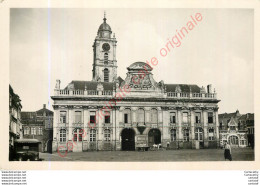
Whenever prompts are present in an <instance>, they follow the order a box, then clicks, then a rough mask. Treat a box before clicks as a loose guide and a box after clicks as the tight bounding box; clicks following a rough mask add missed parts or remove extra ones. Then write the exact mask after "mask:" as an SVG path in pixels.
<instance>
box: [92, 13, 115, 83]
mask: <svg viewBox="0 0 260 185" xmlns="http://www.w3.org/2000/svg"><path fill="white" fill-rule="evenodd" d="M103 20H104V22H103V23H102V24H101V25H100V26H99V29H98V33H97V36H96V38H95V41H94V44H93V46H92V47H93V53H94V56H93V57H94V62H93V70H92V73H93V78H92V80H93V81H101V82H114V81H115V80H116V78H117V61H116V43H117V41H116V38H115V34H114V35H113V37H111V34H112V30H111V28H110V26H109V25H108V24H107V22H106V21H107V19H106V14H105V15H104V19H103Z"/></svg>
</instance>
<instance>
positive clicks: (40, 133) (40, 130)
mask: <svg viewBox="0 0 260 185" xmlns="http://www.w3.org/2000/svg"><path fill="white" fill-rule="evenodd" d="M38 135H42V127H39V129H38Z"/></svg>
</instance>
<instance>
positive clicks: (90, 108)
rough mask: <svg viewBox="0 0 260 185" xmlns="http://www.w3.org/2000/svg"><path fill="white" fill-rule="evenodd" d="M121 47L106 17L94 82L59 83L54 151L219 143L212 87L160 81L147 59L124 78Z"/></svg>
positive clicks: (99, 35)
mask: <svg viewBox="0 0 260 185" xmlns="http://www.w3.org/2000/svg"><path fill="white" fill-rule="evenodd" d="M116 47H117V40H116V38H115V35H114V34H113V35H112V29H111V27H110V26H109V25H108V23H107V19H106V18H105V17H104V19H103V23H102V24H101V25H100V27H99V29H98V33H97V36H96V38H95V40H94V44H93V52H94V58H93V69H92V74H93V77H92V80H90V81H71V83H69V84H68V85H67V86H66V87H65V88H64V89H61V87H60V83H61V82H60V80H57V81H56V87H55V90H54V96H52V99H53V100H54V104H53V108H54V118H53V145H52V150H53V151H61V150H65V151H72V152H78V151H91V150H137V149H138V148H142V147H144V148H146V149H148V148H153V147H154V146H161V147H163V148H167V149H183V148H184V149H195V148H197V149H199V148H217V147H218V146H219V121H218V102H219V101H220V100H218V99H217V94H216V92H215V90H214V91H213V89H212V86H211V85H207V87H206V88H205V87H199V86H197V85H188V84H165V83H164V81H163V80H161V81H156V80H155V79H154V78H153V74H152V70H153V68H152V67H151V66H150V65H148V64H146V63H144V62H134V63H133V64H131V65H130V66H129V67H128V68H127V70H128V71H127V76H126V78H125V79H122V78H121V77H119V76H117V65H118V62H117V58H116ZM140 71H142V74H140ZM119 93H121V95H122V97H121V99H118V94H119ZM105 107H106V108H105Z"/></svg>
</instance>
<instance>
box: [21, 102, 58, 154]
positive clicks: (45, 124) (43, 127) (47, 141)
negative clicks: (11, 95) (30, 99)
mask: <svg viewBox="0 0 260 185" xmlns="http://www.w3.org/2000/svg"><path fill="white" fill-rule="evenodd" d="M21 118H22V124H23V134H24V138H27V139H38V140H39V141H40V142H41V143H40V145H39V150H40V152H49V153H51V152H52V138H53V112H52V111H50V110H48V109H47V108H46V105H45V104H44V105H43V108H42V109H40V110H37V111H35V112H24V111H23V112H22V113H21Z"/></svg>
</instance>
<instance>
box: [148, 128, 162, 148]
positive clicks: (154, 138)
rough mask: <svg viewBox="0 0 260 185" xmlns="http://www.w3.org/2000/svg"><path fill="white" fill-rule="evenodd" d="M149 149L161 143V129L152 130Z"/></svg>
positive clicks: (149, 137)
mask: <svg viewBox="0 0 260 185" xmlns="http://www.w3.org/2000/svg"><path fill="white" fill-rule="evenodd" d="M148 141H149V147H152V146H153V145H154V144H156V145H157V144H160V143H161V131H160V130H159V129H155V128H153V129H151V130H150V131H149V133H148Z"/></svg>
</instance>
